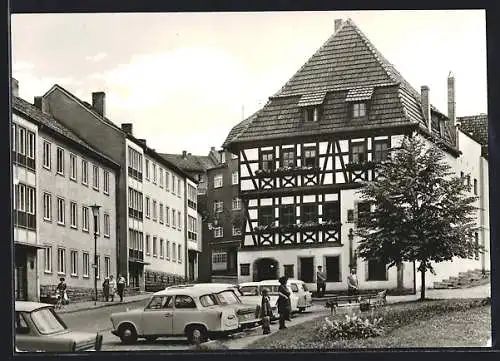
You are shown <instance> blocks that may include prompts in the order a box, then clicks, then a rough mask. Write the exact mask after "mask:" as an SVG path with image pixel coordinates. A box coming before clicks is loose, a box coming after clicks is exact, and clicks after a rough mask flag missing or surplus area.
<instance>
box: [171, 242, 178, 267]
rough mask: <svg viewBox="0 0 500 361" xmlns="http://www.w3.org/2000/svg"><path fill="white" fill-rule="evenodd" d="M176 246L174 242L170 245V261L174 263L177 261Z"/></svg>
mask: <svg viewBox="0 0 500 361" xmlns="http://www.w3.org/2000/svg"><path fill="white" fill-rule="evenodd" d="M176 254H177V245H176V244H175V242H173V243H172V261H173V262H175V261H177V255H176Z"/></svg>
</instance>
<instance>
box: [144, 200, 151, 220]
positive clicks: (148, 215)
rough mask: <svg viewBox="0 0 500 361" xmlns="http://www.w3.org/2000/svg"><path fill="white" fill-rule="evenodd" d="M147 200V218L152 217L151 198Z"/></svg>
mask: <svg viewBox="0 0 500 361" xmlns="http://www.w3.org/2000/svg"><path fill="white" fill-rule="evenodd" d="M145 199H146V218H149V217H151V204H150V203H149V197H145Z"/></svg>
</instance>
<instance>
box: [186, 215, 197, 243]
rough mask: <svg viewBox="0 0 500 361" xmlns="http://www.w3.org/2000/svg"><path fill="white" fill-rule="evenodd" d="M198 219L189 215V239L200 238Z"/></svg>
mask: <svg viewBox="0 0 500 361" xmlns="http://www.w3.org/2000/svg"><path fill="white" fill-rule="evenodd" d="M197 223H198V220H197V219H196V218H195V217H192V216H189V215H188V239H189V240H191V241H196V240H197V238H198V225H197Z"/></svg>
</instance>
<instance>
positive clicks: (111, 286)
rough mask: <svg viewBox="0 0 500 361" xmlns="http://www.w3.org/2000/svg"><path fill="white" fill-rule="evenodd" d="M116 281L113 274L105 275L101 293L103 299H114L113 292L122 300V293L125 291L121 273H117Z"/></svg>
mask: <svg viewBox="0 0 500 361" xmlns="http://www.w3.org/2000/svg"><path fill="white" fill-rule="evenodd" d="M117 278H118V281H117V280H115V279H114V277H113V275H111V276H109V277H106V278H105V279H104V282H103V283H102V293H103V296H104V301H106V302H108V301H109V300H110V299H111V302H113V301H114V300H115V294H118V296H119V297H120V302H123V293H124V291H125V283H126V281H125V278H124V277H123V276H122V275H120V274H119V275H118V277H117Z"/></svg>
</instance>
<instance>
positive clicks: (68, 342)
mask: <svg viewBox="0 0 500 361" xmlns="http://www.w3.org/2000/svg"><path fill="white" fill-rule="evenodd" d="M15 308H16V315H15V323H16V351H17V350H19V351H20V352H23V351H24V352H38V351H45V352H79V351H99V350H100V349H101V346H102V335H99V334H98V333H89V332H79V331H72V330H70V329H68V327H67V326H66V324H65V323H64V322H63V320H61V318H60V317H59V316H58V315H57V313H56V312H55V311H54V306H53V305H49V304H47V303H39V302H28V301H16V304H15Z"/></svg>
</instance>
